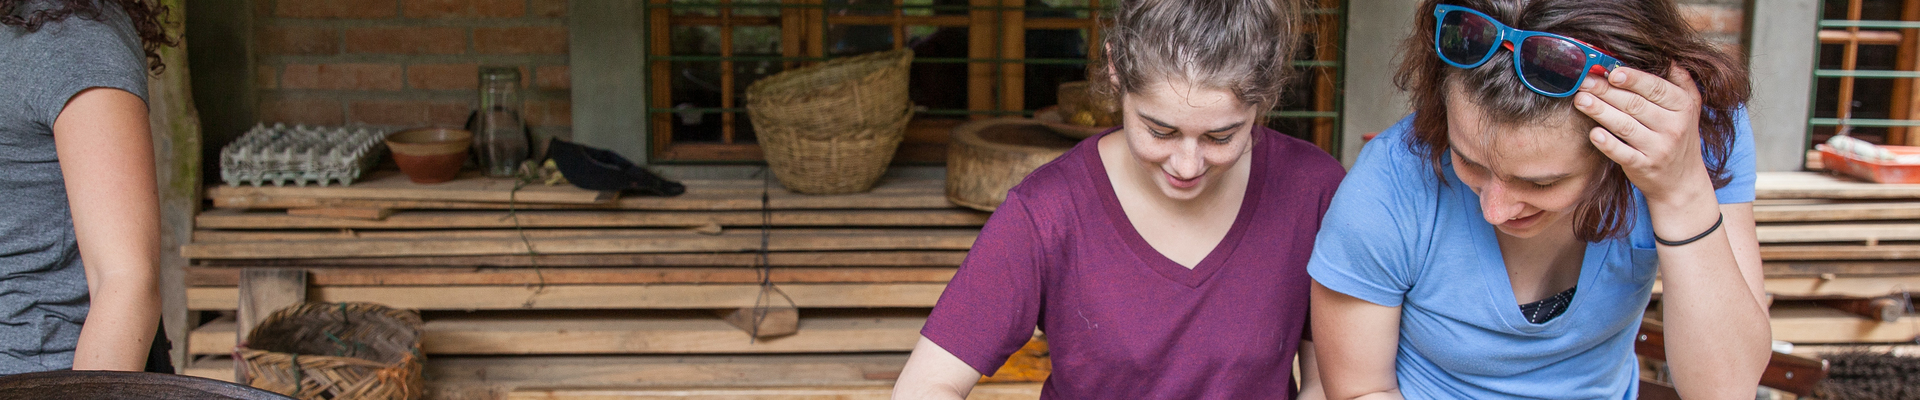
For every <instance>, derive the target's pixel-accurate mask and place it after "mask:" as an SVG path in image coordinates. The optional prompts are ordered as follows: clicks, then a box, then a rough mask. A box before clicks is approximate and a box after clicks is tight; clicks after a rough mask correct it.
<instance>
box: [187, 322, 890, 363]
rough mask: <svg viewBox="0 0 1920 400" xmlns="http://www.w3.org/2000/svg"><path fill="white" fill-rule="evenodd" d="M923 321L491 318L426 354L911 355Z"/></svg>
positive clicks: (438, 326)
mask: <svg viewBox="0 0 1920 400" xmlns="http://www.w3.org/2000/svg"><path fill="white" fill-rule="evenodd" d="M924 324H926V317H925V316H924V315H922V316H912V315H891V316H834V317H809V318H805V319H802V320H801V321H800V331H799V332H798V333H795V334H793V335H789V336H784V337H779V338H771V339H761V340H757V341H754V340H748V338H747V336H746V335H745V334H743V333H740V331H739V330H736V329H734V327H733V326H732V325H728V324H727V323H726V322H723V321H721V320H719V319H716V318H685V317H652V318H646V317H643V318H632V317H624V318H623V317H546V316H513V317H505V316H493V317H447V318H438V319H432V320H429V321H427V322H426V324H425V325H424V326H423V327H422V331H423V334H424V337H422V338H421V341H420V345H421V350H422V351H423V352H425V353H426V354H427V356H428V359H432V358H433V357H434V356H439V355H519V354H765V353H836V352H894V351H909V350H912V349H913V345H914V343H916V342H918V341H919V339H920V327H921V325H924ZM231 338H233V324H230V323H224V322H220V323H211V324H207V325H204V326H201V327H200V328H199V329H195V330H194V331H193V337H192V339H191V340H190V342H191V343H190V344H189V346H190V347H189V348H190V350H191V351H192V352H193V353H194V354H226V353H230V352H232V351H233V345H234V343H233V342H232V341H231Z"/></svg>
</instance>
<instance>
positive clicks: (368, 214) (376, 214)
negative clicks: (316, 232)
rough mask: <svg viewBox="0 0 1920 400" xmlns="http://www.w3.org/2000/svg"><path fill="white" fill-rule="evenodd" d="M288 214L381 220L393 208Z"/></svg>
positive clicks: (291, 212)
mask: <svg viewBox="0 0 1920 400" xmlns="http://www.w3.org/2000/svg"><path fill="white" fill-rule="evenodd" d="M201 215H206V214H201ZM287 215H290V216H295V217H322V218H341V219H355V220H368V221H379V220H382V219H386V218H387V216H389V215H393V210H392V209H386V208H295V209H290V210H287ZM301 219H307V220H312V219H313V218H301ZM194 223H195V225H198V224H199V218H198V217H196V218H194Z"/></svg>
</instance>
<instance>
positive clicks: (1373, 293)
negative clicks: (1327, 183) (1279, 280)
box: [1307, 118, 1431, 307]
mask: <svg viewBox="0 0 1920 400" xmlns="http://www.w3.org/2000/svg"><path fill="white" fill-rule="evenodd" d="M1410 125H1411V118H1409V119H1407V120H1402V121H1401V122H1400V123H1399V124H1396V125H1395V126H1394V127H1393V128H1390V129H1389V130H1388V131H1387V132H1386V133H1383V134H1381V135H1380V136H1378V137H1376V138H1374V140H1373V141H1372V142H1371V143H1369V144H1367V145H1366V147H1364V148H1362V149H1361V151H1360V157H1359V159H1358V160H1356V161H1355V162H1354V167H1353V170H1352V171H1350V172H1348V173H1347V177H1346V179H1345V180H1343V181H1342V182H1341V183H1340V189H1339V191H1338V192H1336V193H1335V194H1334V196H1333V204H1332V205H1330V206H1328V208H1327V215H1326V217H1325V218H1324V219H1322V220H1321V222H1320V232H1319V234H1318V235H1317V236H1316V237H1315V238H1314V243H1313V255H1312V257H1311V258H1310V259H1309V260H1308V261H1307V273H1308V274H1310V275H1312V276H1313V280H1314V281H1315V282H1319V283H1320V285H1321V286H1326V287H1327V288H1328V289H1332V290H1333V291H1336V292H1340V293H1343V294H1346V295H1348V296H1353V297H1355V298H1359V299H1361V300H1366V301H1367V302H1370V303H1374V304H1379V305H1382V306H1387V307H1398V306H1400V304H1401V302H1402V301H1403V300H1404V299H1405V297H1406V293H1407V290H1409V289H1411V288H1412V287H1413V281H1414V275H1413V270H1414V268H1413V264H1414V263H1415V262H1414V260H1413V259H1412V252H1411V251H1409V250H1408V249H1410V248H1411V247H1412V246H1413V244H1412V243H1411V242H1408V241H1409V240H1416V239H1418V237H1417V236H1418V235H1414V234H1411V233H1409V229H1412V228H1413V226H1412V225H1409V222H1411V221H1413V220H1414V218H1416V217H1415V216H1414V215H1413V214H1414V213H1413V210H1416V209H1418V206H1417V205H1416V204H1413V203H1414V202H1417V201H1419V200H1420V199H1421V197H1420V196H1409V195H1407V194H1408V192H1420V191H1422V190H1421V189H1422V186H1421V185H1418V184H1417V183H1416V184H1412V185H1403V184H1402V183H1404V182H1402V183H1396V182H1397V181H1410V182H1421V181H1428V180H1430V179H1408V178H1409V177H1406V176H1401V175H1404V174H1408V173H1421V172H1426V171H1431V169H1430V168H1427V167H1426V166H1425V163H1424V162H1421V163H1420V165H1417V166H1414V167H1407V166H1404V165H1396V164H1398V163H1409V162H1415V161H1419V160H1418V158H1417V157H1415V156H1413V155H1411V154H1395V153H1394V152H1401V153H1405V152H1407V148H1406V146H1405V143H1404V142H1403V140H1404V139H1403V138H1404V136H1405V135H1406V130H1407V129H1410ZM1426 173H1429V174H1430V173H1431V172H1426ZM1400 186H1406V187H1400ZM1429 194H1431V192H1429ZM1429 197H1430V196H1429ZM1428 201H1431V200H1430V199H1428Z"/></svg>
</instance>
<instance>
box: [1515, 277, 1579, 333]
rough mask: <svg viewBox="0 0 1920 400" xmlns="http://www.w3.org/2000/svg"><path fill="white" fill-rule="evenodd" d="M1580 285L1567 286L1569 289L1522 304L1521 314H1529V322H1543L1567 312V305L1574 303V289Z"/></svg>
mask: <svg viewBox="0 0 1920 400" xmlns="http://www.w3.org/2000/svg"><path fill="white" fill-rule="evenodd" d="M1579 288H1580V287H1579V286H1575V287H1570V288H1567V291H1565V292H1560V294H1556V295H1553V297H1548V298H1545V299H1540V301H1536V302H1532V303H1527V304H1521V305H1520V315H1525V316H1527V322H1532V323H1536V324H1543V323H1546V322H1547V321H1551V320H1553V317H1558V316H1560V314H1562V313H1566V312H1567V305H1568V304H1570V303H1573V291H1574V289H1579Z"/></svg>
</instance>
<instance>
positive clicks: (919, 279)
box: [186, 267, 954, 287]
mask: <svg viewBox="0 0 1920 400" xmlns="http://www.w3.org/2000/svg"><path fill="white" fill-rule="evenodd" d="M769 272H770V273H769V274H768V280H769V281H771V282H774V283H946V282H947V281H948V280H951V279H953V274H954V269H953V268H773V269H771V270H770V271H769ZM307 273H308V277H307V283H308V284H310V285H314V286H446V285H469V286H471V285H508V286H525V285H539V284H548V285H592V284H601V285H634V284H662V283H680V284H690V283H758V282H760V271H759V270H758V269H753V268H657V267H643V268H540V269H532V268H506V269H502V268H313V269H308V270H307ZM186 275H187V286H191V287H230V286H234V285H237V284H238V283H239V281H240V270H239V269H236V268H206V267H189V268H187V273H186Z"/></svg>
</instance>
